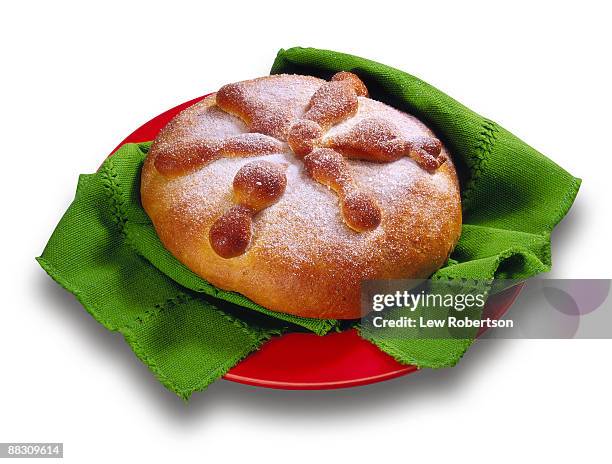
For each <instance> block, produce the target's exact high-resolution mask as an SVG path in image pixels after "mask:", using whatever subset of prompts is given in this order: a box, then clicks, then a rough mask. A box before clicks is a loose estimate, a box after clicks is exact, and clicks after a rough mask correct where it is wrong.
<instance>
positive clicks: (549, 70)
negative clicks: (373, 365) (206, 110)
mask: <svg viewBox="0 0 612 464" xmlns="http://www.w3.org/2000/svg"><path fill="white" fill-rule="evenodd" d="M89 3H90V2H75V3H73V4H68V3H66V2H63V1H53V2H27V1H24V2H12V5H11V6H7V5H6V4H5V5H4V6H3V7H2V12H1V13H0V22H1V24H0V39H1V42H0V43H1V52H0V53H1V63H0V68H1V71H0V79H1V83H2V85H1V86H0V92H1V95H2V99H1V115H0V117H1V118H2V121H1V126H0V130H1V133H2V139H1V142H2V144H1V147H2V149H1V150H0V157H1V162H0V168H1V169H2V176H1V178H0V188H1V189H2V191H1V196H0V198H1V205H2V210H1V217H2V225H1V226H0V234H1V239H0V244H2V250H3V251H2V262H1V265H0V272H1V273H2V275H1V279H0V282H2V304H1V310H0V441H1V442H7V441H62V442H65V455H66V460H67V461H68V462H113V458H114V457H116V456H120V457H121V461H122V462H123V461H125V462H129V461H128V459H131V460H132V461H136V462H140V461H144V458H145V457H146V459H147V462H158V461H159V462H195V461H196V459H197V460H199V461H203V462H219V461H220V460H222V459H223V460H226V461H231V462H234V461H235V462H281V461H283V462H302V461H303V462H311V463H314V462H332V461H336V462H345V460H348V459H350V460H351V461H359V462H368V461H370V462H376V461H378V460H380V461H381V462H392V461H390V460H391V459H393V460H396V461H397V460H404V461H406V462H408V461H414V462H423V461H424V462H428V461H436V462H443V460H444V459H447V460H449V461H452V462H466V461H470V462H486V461H490V460H494V461H496V462H511V463H517V462H534V461H535V460H536V459H546V461H547V462H552V461H554V462H575V461H578V460H579V461H580V462H604V461H607V462H611V461H610V458H611V451H610V445H609V439H610V417H612V406H611V400H610V391H611V387H612V382H611V380H610V367H609V366H610V357H609V355H610V352H611V348H612V343H611V342H610V341H609V340H607V341H601V340H600V341H589V340H557V341H536V340H531V341H527V340H506V341H487V342H480V343H477V344H476V345H475V346H474V347H473V348H472V349H471V351H470V352H469V353H468V355H467V356H466V358H465V359H464V360H463V361H462V362H461V363H460V364H459V366H458V367H456V368H454V369H449V370H440V371H426V372H420V373H417V374H414V375H410V376H407V377H404V378H400V379H397V380H394V381H389V382H386V383H383V384H378V385H371V386H367V387H362V388H355V389H348V390H338V391H316V392H287V391H275V390H266V389H257V388H252V387H247V386H242V385H237V384H232V383H229V382H226V381H220V382H217V383H215V384H213V385H212V386H211V387H210V388H209V389H208V390H207V391H206V392H204V393H199V394H195V396H194V397H193V399H192V401H191V402H190V403H189V404H184V403H183V402H182V401H181V400H179V399H178V398H176V397H175V396H174V395H173V394H172V393H170V392H168V391H166V390H164V388H163V387H162V386H161V385H160V384H159V383H158V382H157V381H156V380H155V379H154V378H153V376H152V375H150V373H149V372H148V370H147V369H146V368H145V367H144V366H143V365H142V364H141V363H140V362H139V361H138V360H137V359H136V357H135V356H134V355H133V354H132V353H131V351H130V350H129V348H128V346H127V345H126V344H125V343H124V342H123V341H122V339H121V337H120V336H119V335H118V334H114V333H110V332H107V331H106V330H105V329H103V328H102V327H101V326H99V325H98V324H97V323H95V322H94V321H93V319H92V318H90V317H89V316H88V315H87V314H86V313H85V312H84V311H83V310H82V308H81V307H80V305H79V304H78V303H77V302H76V301H75V299H74V298H73V297H72V296H71V295H69V294H67V293H66V292H64V291H63V290H62V289H60V288H59V286H57V285H56V284H55V283H53V282H52V281H51V280H50V279H49V278H48V277H47V276H46V275H45V274H44V272H43V271H42V270H41V269H40V268H39V267H38V265H37V264H36V263H35V261H34V257H35V256H37V255H39V254H40V252H41V251H42V248H43V246H44V244H45V243H46V240H47V238H48V237H49V235H50V234H51V232H52V230H53V228H54V226H55V224H56V223H57V221H58V220H59V218H60V217H61V215H62V213H63V212H64V210H65V209H66V207H67V206H68V204H69V202H70V200H71V198H72V196H73V194H74V189H75V186H76V179H77V175H78V174H79V173H82V172H92V171H94V170H95V169H96V168H97V166H98V165H99V163H100V162H101V160H102V159H103V158H104V157H105V156H106V155H107V154H108V153H109V151H110V150H111V149H112V148H113V147H114V146H115V145H116V144H117V143H118V142H119V141H120V140H121V139H123V138H124V137H125V136H126V135H127V134H128V133H130V132H131V131H132V130H133V129H135V128H136V127H138V126H139V125H140V124H142V123H143V122H145V121H147V120H148V119H150V118H151V117H153V116H155V115H157V114H158V113H160V112H162V111H163V110H166V109H168V108H170V107H172V106H174V105H176V104H178V103H180V102H183V101H185V100H188V99H191V98H194V97H197V96H199V95H202V94H204V93H207V92H210V91H213V90H216V89H217V88H218V87H219V86H221V85H222V84H224V83H227V82H232V81H237V80H241V79H245V78H250V77H255V76H259V75H264V74H267V72H268V70H269V68H270V65H271V64H272V61H273V59H274V56H275V54H276V51H277V49H278V48H280V47H285V48H287V47H291V46H294V45H302V46H315V47H320V48H329V49H335V50H340V51H346V52H352V53H354V54H358V55H361V56H364V57H368V58H371V59H375V60H377V61H380V62H383V63H386V64H389V65H393V66H395V67H398V68H401V69H404V70H406V71H408V72H411V73H413V74H416V75H417V76H419V77H421V78H422V79H424V80H426V81H428V82H430V83H431V84H433V85H435V86H437V87H438V88H440V89H442V90H444V91H446V92H447V93H449V94H450V95H452V96H454V97H455V98H457V99H459V100H460V101H462V102H463V103H465V104H466V105H467V106H469V107H471V108H473V109H475V110H476V111H478V112H480V113H481V114H484V115H486V116H488V117H490V118H492V119H493V120H495V121H497V122H499V123H500V124H501V125H502V126H504V127H506V128H507V129H509V130H510V131H512V132H514V133H515V134H516V135H518V136H519V137H521V138H523V139H524V140H525V141H527V142H528V143H530V144H531V145H533V146H534V147H536V148H538V149H539V150H540V151H542V152H543V153H545V154H547V155H548V156H550V157H551V158H552V159H553V160H555V161H556V162H558V163H559V164H561V165H562V166H563V167H565V168H566V169H567V170H569V171H570V172H572V173H573V174H574V175H577V176H579V177H582V178H583V180H584V182H583V186H582V189H581V191H580V194H579V195H578V199H577V202H576V204H575V205H574V207H573V209H572V210H571V212H570V214H569V215H568V216H567V218H566V219H565V220H564V222H563V223H562V224H561V225H560V226H559V227H558V229H557V231H556V232H555V233H554V235H553V260H554V270H553V272H552V275H553V276H555V277H601V278H610V277H612V275H611V273H610V268H609V266H610V264H609V262H610V259H609V258H610V245H609V244H610V239H609V238H608V237H609V234H610V226H611V224H610V218H609V214H610V203H609V199H610V171H611V169H612V162H611V158H612V156H611V155H612V153H610V141H609V135H610V127H611V126H610V123H611V122H612V118H611V117H610V108H612V98H611V92H610V82H612V73H611V72H610V64H609V63H610V45H611V43H612V40H611V39H612V35H611V33H610V19H611V15H610V13H609V12H608V11H605V10H604V4H605V2H601V3H596V2H590V1H582V2H579V3H577V4H575V5H566V4H562V3H561V2H551V3H550V4H548V5H546V4H545V3H544V2H535V1H529V2H524V3H523V2H517V1H514V2H509V3H508V4H506V5H505V6H504V5H501V4H500V3H499V2H482V3H465V2H448V3H444V4H443V3H439V2H432V1H426V2H419V3H418V4H409V3H408V2H385V1H381V0H376V1H373V2H356V1H354V2H339V1H333V0H327V1H325V2H319V1H313V0H306V1H304V0H302V1H299V0H295V1H289V0H286V1H285V2H282V3H278V4H274V3H268V4H266V3H265V2H245V3H240V2H235V1H223V2H214V3H210V4H205V2H198V3H196V4H184V3H182V2H178V1H172V2H167V3H164V4H161V3H156V2H151V1H149V2H139V3H132V2H126V1H121V2H112V1H106V2H101V3H100V4H99V5H98V6H91V5H90V4H89ZM213 458H214V461H213Z"/></svg>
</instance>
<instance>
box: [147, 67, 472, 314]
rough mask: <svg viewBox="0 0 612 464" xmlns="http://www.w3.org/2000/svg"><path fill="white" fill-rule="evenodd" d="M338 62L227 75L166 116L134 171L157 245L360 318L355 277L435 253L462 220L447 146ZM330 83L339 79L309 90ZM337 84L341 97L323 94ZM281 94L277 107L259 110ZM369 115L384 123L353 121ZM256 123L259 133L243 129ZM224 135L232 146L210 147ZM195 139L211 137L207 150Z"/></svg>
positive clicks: (401, 273)
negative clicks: (293, 71)
mask: <svg viewBox="0 0 612 464" xmlns="http://www.w3.org/2000/svg"><path fill="white" fill-rule="evenodd" d="M348 74H350V73H347V75H345V76H344V77H342V76H341V77H334V78H333V79H332V82H330V83H325V81H322V80H320V79H316V78H312V77H304V76H286V75H279V76H270V77H266V78H260V79H256V80H254V81H246V82H244V83H238V84H231V85H230V86H229V87H228V86H225V87H224V89H226V90H225V91H224V95H223V99H224V103H223V105H219V104H218V102H219V93H217V94H216V95H211V96H210V97H208V98H206V99H205V100H203V101H201V102H200V103H197V104H196V105H194V106H192V107H190V108H188V109H187V110H185V111H184V112H183V113H181V114H180V115H179V116H177V117H176V118H175V119H174V120H173V121H171V122H170V124H168V126H166V128H165V129H164V130H162V132H161V133H160V135H159V136H158V138H157V139H156V140H155V141H154V144H153V146H152V148H151V150H150V153H149V156H148V157H147V159H146V161H145V165H144V167H143V170H142V184H141V199H142V204H143V206H144V208H145V210H146V211H147V213H148V214H149V216H150V217H151V219H152V221H153V224H154V226H155V229H156V231H157V233H158V235H159V237H160V239H161V241H162V243H163V244H164V245H165V246H166V248H168V250H169V251H170V252H171V253H173V254H174V256H176V257H177V258H178V259H179V260H180V261H181V262H183V263H184V264H185V265H187V266H188V267H189V268H190V269H191V270H193V271H194V272H195V273H196V274H198V275H200V276H202V277H203V278H204V279H206V280H208V281H209V282H211V283H212V284H214V285H216V286H218V287H220V288H223V289H227V290H233V291H237V292H239V293H242V294H244V295H246V296H247V297H249V298H250V299H252V300H253V301H255V302H257V303H259V304H261V305H262V306H265V307H267V308H269V309H272V310H274V311H281V312H286V313H291V314H296V315H300V316H305V317H319V318H338V319H346V318H357V317H360V307H359V306H360V294H359V292H360V283H361V281H362V280H364V279H374V278H409V277H412V278H419V277H427V276H428V275H430V274H431V273H432V272H434V271H435V270H436V269H438V268H439V267H440V266H441V265H442V264H444V262H445V260H446V259H447V257H448V255H449V253H450V251H451V250H452V248H453V246H454V245H455V243H456V241H457V240H458V237H459V234H460V230H461V209H460V197H459V186H458V181H457V176H456V172H455V169H454V166H453V164H452V162H451V161H450V159H448V154H447V152H446V150H445V148H444V147H443V146H442V144H440V142H439V141H438V140H437V139H436V138H435V137H434V136H433V134H432V133H431V131H429V129H427V128H426V127H425V126H424V125H423V124H422V123H421V122H419V121H418V120H417V119H415V118H414V117H412V116H409V115H407V114H405V113H402V112H400V111H398V110H395V109H393V108H391V107H388V106H386V105H384V104H382V103H380V102H376V101H374V100H370V99H368V98H366V97H364V96H363V93H364V90H363V89H365V86H363V89H361V88H360V84H359V83H360V82H361V81H360V80H359V79H358V78H357V79H355V78H354V77H352V76H349V75H348ZM331 83H334V84H340V85H341V86H342V88H341V89H340V87H337V88H335V89H334V88H333V87H332V89H331V90H330V89H329V88H327V89H326V90H324V91H323V90H321V91H320V92H319V96H318V97H316V98H315V97H314V96H315V95H316V94H317V91H318V90H320V89H321V88H325V86H328V84H331ZM361 84H363V83H361ZM328 87H329V86H328ZM228 89H229V90H228ZM347 89H348V90H347ZM338 92H340V93H341V94H342V95H343V96H342V98H341V100H342V99H343V100H342V101H343V102H344V103H342V102H341V104H338V105H336V104H335V103H337V102H332V103H334V105H330V95H332V97H333V98H336V95H337V94H338ZM365 92H367V89H366V90H365ZM321 95H327V96H326V97H325V98H323V97H321ZM353 96H355V98H356V101H357V108H356V109H355V108H353V107H352V106H351V104H347V103H346V102H348V103H350V102H351V101H353V100H352V98H353ZM317 102H318V103H317ZM321 102H322V103H321ZM279 105H280V106H283V107H284V109H283V110H282V112H281V113H280V115H281V117H280V118H279V117H278V114H276V115H275V114H273V113H274V111H272V110H270V108H273V109H274V108H278V107H279ZM317 105H318V106H317ZM220 106H224V108H223V109H224V110H221V109H220ZM262 107H266V108H265V109H263V110H262ZM245 108H246V110H245ZM313 108H317V110H316V111H312V109H313ZM330 108H331V109H330ZM228 112H229V113H231V114H228ZM309 112H310V115H309ZM313 114H316V115H317V116H316V117H313V118H312V119H311V116H312V115H313ZM262 115H263V116H262ZM286 115H289V116H286ZM275 118H276V121H277V122H276V123H275V124H276V125H275V124H273V123H272V121H273V120H274V119H275ZM253 120H257V122H256V124H255V125H253ZM368 120H370V121H371V120H374V121H378V122H377V123H376V124H378V126H376V125H374V126H375V127H374V128H373V129H376V130H379V132H380V131H382V132H380V133H377V132H376V131H374V133H368V131H365V132H364V131H363V130H362V129H363V127H362V128H361V129H360V128H359V126H360V125H361V126H364V125H365V126H366V128H367V127H368V125H371V122H368ZM305 121H309V122H305ZM254 127H256V128H258V129H260V131H261V133H262V134H263V136H262V135H258V134H251V135H248V136H246V135H245V134H249V131H253V130H254ZM292 134H293V135H294V137H292ZM350 134H352V135H350ZM381 134H382V135H381ZM245 136H246V137H247V142H248V143H242V144H241V145H240V144H236V141H239V142H244V139H241V137H245ZM250 137H255V139H253V138H251V139H249V138H250ZM257 137H261V138H257ZM228 140H233V142H232V143H233V144H234V145H233V147H231V148H219V147H230V146H231V145H232V143H229V142H227V141H228ZM203 141H204V142H203ZM285 141H287V142H288V145H287V144H286V143H284V142H285ZM251 142H252V143H251ZM202 144H207V145H215V144H217V145H216V146H215V150H214V153H215V154H214V156H210V155H209V154H208V153H209V151H207V149H208V148H207V149H206V150H205V149H201V148H198V147H201V146H202ZM184 147H188V148H184ZM194 147H195V148H194ZM295 147H298V149H295ZM291 148H293V149H294V151H295V153H296V154H294V152H292V150H291ZM181 150H183V151H181ZM326 150H329V151H328V152H326ZM210 151H213V150H210ZM298 152H299V153H298ZM321 152H323V154H325V153H327V158H329V159H327V160H324V161H325V162H326V163H327V162H328V161H329V166H328V167H327V168H325V169H323V170H322V171H320V170H319V168H320V165H321V163H320V161H321V159H319V160H318V161H317V156H318V157H321ZM317 153H319V155H317ZM332 153H333V154H332ZM340 153H341V154H342V155H344V157H343V156H340ZM164 158H166V161H164ZM160 159H161V160H162V161H159V160H160ZM193 159H195V160H196V161H193ZM167 160H172V162H167ZM445 160H446V162H444V161H445ZM315 161H317V162H315ZM332 161H333V162H332ZM373 161H374V162H373ZM160 166H161V168H160ZM167 166H170V167H169V168H167V169H165V168H166V167H167ZM330 189H331V190H330ZM347 226H348V227H347Z"/></svg>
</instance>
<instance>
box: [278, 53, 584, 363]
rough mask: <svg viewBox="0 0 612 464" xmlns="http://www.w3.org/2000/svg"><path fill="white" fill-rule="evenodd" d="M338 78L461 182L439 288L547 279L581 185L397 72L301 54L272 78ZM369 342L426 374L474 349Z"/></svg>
mask: <svg viewBox="0 0 612 464" xmlns="http://www.w3.org/2000/svg"><path fill="white" fill-rule="evenodd" d="M338 71H351V72H354V73H355V74H357V75H358V76H359V77H360V78H361V79H362V80H363V81H364V82H365V84H366V86H367V88H368V90H369V91H370V94H371V97H372V98H374V99H376V100H380V101H383V102H385V103H387V104H389V105H391V106H394V107H396V108H398V109H400V110H403V111H406V112H408V113H411V114H413V115H415V116H417V117H418V118H419V119H421V120H422V121H423V122H425V123H426V124H427V125H428V126H429V127H430V128H431V129H432V130H434V132H435V133H436V135H437V136H438V137H440V139H441V140H442V141H443V142H444V143H445V145H446V146H447V147H448V148H449V149H450V152H451V154H452V156H453V161H454V162H455V164H456V166H457V170H458V172H459V175H460V179H461V197H462V206H463V222H464V225H463V230H462V235H461V238H460V240H459V243H458V244H457V247H456V248H455V250H454V252H453V254H452V256H451V258H452V259H451V260H449V263H447V265H446V266H445V267H443V268H442V269H440V270H439V271H438V272H436V273H435V274H434V276H433V278H448V279H458V278H461V279H476V280H490V279H493V278H499V279H526V278H528V277H531V276H533V275H535V274H538V273H540V272H547V271H549V270H550V266H551V258H550V233H551V231H552V229H553V228H554V227H555V225H557V224H558V223H559V221H560V220H561V219H562V218H563V216H565V214H566V213H567V211H568V210H569V208H570V206H571V205H572V203H573V201H574V198H575V197H576V194H577V193H578V188H579V187H580V182H581V181H580V179H577V178H575V177H573V176H572V175H570V174H569V173H568V172H566V171H565V170H563V169H562V168H561V167H559V166H558V165H557V164H555V163H554V162H553V161H551V160H549V159H548V158H546V157H545V156H544V155H542V154H541V153H539V152H538V151H536V150H535V149H533V148H531V147H530V146H529V145H527V144H526V143H524V142H522V141H521V140H519V139H518V138H517V137H515V136H514V135H512V134H511V133H510V132H508V131H507V130H505V129H504V128H502V127H500V126H499V125H498V124H496V123H495V122H493V121H491V120H490V119H487V118H484V117H482V116H480V115H478V114H477V113H475V112H473V111H472V110H470V109H468V108H466V107H465V106H464V105H462V104H461V103H459V102H457V101H456V100H454V99H452V98H451V97H449V96H448V95H446V94H444V93H443V92H440V91H439V90H437V89H436V88H434V87H432V86H431V85H429V84H427V83H425V82H423V81H422V80H420V79H418V78H416V77H414V76H411V75H410V74H407V73H405V72H403V71H400V70H398V69H394V68H391V67H389V66H385V65H382V64H380V63H376V62H374V61H370V60H367V59H363V58H359V57H356V56H352V55H347V54H343V53H337V52H333V51H328V50H318V49H313V48H299V47H297V48H291V49H288V50H280V51H279V53H278V55H277V57H276V60H275V62H274V64H273V66H272V70H271V73H272V74H278V73H291V74H309V75H314V76H318V77H322V78H324V79H329V78H330V77H331V76H332V75H333V74H335V73H336V72H338ZM406 315H408V314H406ZM362 335H364V336H366V335H365V334H362ZM366 337H367V338H368V339H369V340H370V341H371V342H373V343H374V344H376V345H377V346H378V347H379V348H381V349H382V350H383V351H386V352H387V353H389V354H391V355H392V356H393V357H395V358H396V359H397V360H398V361H400V362H403V363H410V364H416V365H418V366H421V367H446V366H452V365H454V364H455V363H456V362H457V361H459V359H460V358H461V356H462V355H463V353H464V352H465V350H466V349H467V348H468V347H469V345H470V344H471V343H472V341H473V340H464V339H432V340H426V339H406V338H401V339H400V338H392V339H390V338H380V337H376V336H373V335H372V334H368V335H367V336H366Z"/></svg>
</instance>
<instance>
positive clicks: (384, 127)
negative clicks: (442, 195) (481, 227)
mask: <svg viewBox="0 0 612 464" xmlns="http://www.w3.org/2000/svg"><path fill="white" fill-rule="evenodd" d="M359 96H362V97H367V96H368V90H367V88H366V86H365V84H364V83H363V82H362V81H361V79H359V77H358V76H356V75H355V74H353V73H350V72H345V71H342V72H339V73H337V74H335V75H334V76H333V77H332V78H331V80H330V81H329V82H325V83H324V84H322V85H321V86H320V87H319V88H318V90H316V91H315V93H314V94H313V95H312V97H311V98H310V102H309V104H308V107H307V108H306V111H305V113H304V114H303V115H302V117H301V118H295V117H294V115H293V114H292V113H291V111H290V110H289V109H288V108H286V107H284V106H283V105H281V104H274V103H271V102H269V101H261V100H260V99H258V98H257V93H256V92H255V93H252V92H249V89H248V81H246V82H238V83H234V84H228V85H225V86H223V87H221V89H219V91H218V92H217V93H216V95H215V99H216V105H217V107H218V108H220V109H221V110H223V111H225V112H227V113H229V114H232V115H235V116H237V117H238V118H240V119H241V120H242V121H243V122H244V123H245V124H246V125H247V127H248V129H249V130H250V132H248V133H245V134H240V135H234V136H229V137H226V138H225V139H219V138H206V137H203V138H200V139H196V140H189V141H187V142H185V143H184V144H182V145H181V146H179V147H174V149H173V150H162V151H161V152H160V153H159V154H158V156H157V157H156V159H155V168H156V169H157V171H158V172H159V173H160V174H162V175H164V176H166V177H175V176H181V175H185V174H188V173H190V172H192V171H194V170H197V169H199V168H202V167H204V166H205V165H207V164H208V163H211V162H214V161H215V160H217V159H219V158H222V157H252V156H262V155H272V154H275V153H279V152H280V151H281V150H282V147H283V143H284V142H286V143H287V144H288V145H289V148H291V150H292V152H293V153H294V155H295V156H296V157H298V158H300V159H302V161H303V163H304V168H305V171H306V172H307V173H308V175H309V176H310V177H311V178H312V179H314V180H315V181H316V182H319V183H321V184H323V185H326V186H327V187H329V188H330V189H331V190H333V191H334V192H335V193H336V194H337V195H338V198H339V202H340V209H341V214H342V218H343V221H344V223H345V224H346V225H347V226H348V227H350V228H351V229H353V230H355V231H356V232H365V231H369V230H374V229H376V228H377V227H378V226H379V224H380V222H381V219H382V214H381V210H380V207H379V206H378V204H377V203H376V201H375V200H374V199H373V198H371V197H370V196H369V195H368V194H367V193H365V192H362V191H361V190H360V188H359V186H358V185H357V183H356V182H355V181H354V179H353V177H352V175H351V171H350V166H349V165H348V164H347V163H346V161H345V157H347V158H354V159H361V160H365V161H371V162H377V163H389V162H392V161H396V160H398V159H399V158H401V157H402V156H409V157H410V158H412V159H413V160H414V161H415V162H416V163H417V164H418V165H419V166H421V167H422V168H423V169H425V170H427V171H429V172H434V171H435V170H436V169H438V168H439V167H440V166H441V165H442V164H443V163H444V162H445V161H446V157H445V156H444V155H443V154H442V155H441V154H440V152H441V148H442V144H441V143H440V141H439V140H438V139H436V138H433V137H415V138H414V139H411V140H407V139H404V138H401V137H400V136H399V134H400V131H399V130H398V129H397V128H396V127H395V125H394V124H393V123H392V122H391V121H387V120H385V119H380V118H367V119H364V120H362V121H360V122H359V123H357V124H355V126H354V127H353V128H352V129H351V130H349V131H348V132H347V133H345V134H340V135H336V136H332V137H329V138H328V139H326V140H324V135H325V133H326V132H327V131H328V130H329V129H330V128H331V127H332V126H334V125H336V124H339V123H341V122H343V121H345V120H347V119H348V118H351V117H352V116H354V115H355V114H356V113H357V111H358V109H359V100H358V97H359ZM285 170H286V166H284V165H282V164H280V163H272V162H267V161H255V162H252V163H248V164H246V165H244V166H243V167H242V168H241V169H240V170H239V171H238V172H237V174H236V176H235V177H234V182H233V193H234V202H235V205H234V206H232V207H231V208H230V209H228V210H227V211H225V212H224V213H223V214H222V215H221V216H220V217H219V218H218V219H217V220H216V221H215V222H214V224H213V225H212V227H211V228H210V231H209V240H210V244H211V246H212V248H213V250H214V251H215V253H217V254H218V255H219V256H221V257H223V258H233V257H236V256H240V255H242V254H243V253H244V252H246V250H247V249H248V247H249V245H250V243H251V239H252V219H253V216H254V215H255V214H257V213H258V212H260V211H261V210H263V209H264V208H267V207H269V206H271V205H272V204H274V203H275V202H277V201H278V200H279V199H280V198H281V196H282V195H283V193H284V191H285V187H286V185H287V178H286V175H285Z"/></svg>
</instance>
